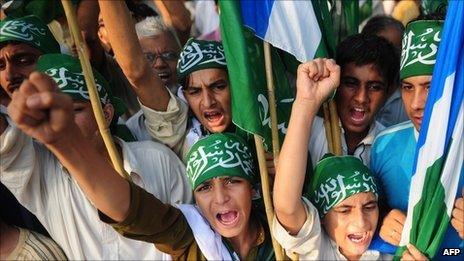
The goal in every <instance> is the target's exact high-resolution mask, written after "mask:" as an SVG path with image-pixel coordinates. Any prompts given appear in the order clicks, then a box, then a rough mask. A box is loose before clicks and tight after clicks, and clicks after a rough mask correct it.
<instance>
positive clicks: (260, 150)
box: [254, 42, 284, 260]
mask: <svg viewBox="0 0 464 261" xmlns="http://www.w3.org/2000/svg"><path fill="white" fill-rule="evenodd" d="M264 61H265V66H266V82H267V93H268V98H269V113H270V117H271V119H270V120H271V133H272V151H273V156H274V165H275V166H277V162H278V157H279V151H280V143H279V132H278V129H277V110H276V100H275V93H274V80H273V77H272V60H271V51H270V45H269V43H267V42H264ZM254 138H255V144H256V152H257V156H258V163H259V170H260V176H261V186H262V190H263V198H264V206H265V208H266V216H267V220H268V221H269V227H271V224H272V220H273V218H274V207H273V204H272V197H271V192H270V189H271V188H270V183H269V173H268V171H267V167H266V158H265V152H264V146H263V140H262V139H261V138H260V137H259V136H257V135H256V134H255V135H254ZM271 237H272V246H273V247H274V253H275V257H276V259H277V260H283V259H284V254H283V250H282V247H281V246H280V245H279V243H277V241H276V240H275V239H274V236H273V235H272V232H271Z"/></svg>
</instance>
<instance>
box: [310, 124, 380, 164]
mask: <svg viewBox="0 0 464 261" xmlns="http://www.w3.org/2000/svg"><path fill="white" fill-rule="evenodd" d="M340 128H341V134H340V135H341V143H342V153H343V155H348V146H347V145H346V140H345V131H344V130H343V128H342V127H340ZM384 129H385V127H384V126H383V125H382V124H380V123H378V122H376V121H375V122H374V124H372V125H371V126H370V128H369V131H368V133H367V135H366V137H364V139H363V140H361V142H360V143H359V144H358V145H357V146H356V149H355V151H354V153H353V156H355V157H357V158H359V159H360V160H361V161H362V162H363V163H364V165H366V166H369V161H370V152H371V146H372V143H373V142H374V138H375V136H376V135H377V134H378V133H379V132H381V131H382V130H384ZM308 149H309V154H310V155H311V163H312V164H313V168H314V167H315V166H316V164H317V162H319V160H321V159H322V157H323V156H324V155H325V154H326V153H328V152H329V149H328V146H327V137H326V136H325V129H324V119H323V118H321V117H318V116H316V117H315V118H314V121H313V126H312V129H311V137H310V139H309V144H308Z"/></svg>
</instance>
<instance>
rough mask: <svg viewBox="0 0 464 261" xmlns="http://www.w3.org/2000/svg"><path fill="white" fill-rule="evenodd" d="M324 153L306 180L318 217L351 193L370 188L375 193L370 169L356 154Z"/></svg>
mask: <svg viewBox="0 0 464 261" xmlns="http://www.w3.org/2000/svg"><path fill="white" fill-rule="evenodd" d="M329 155H330V154H329ZM327 156H328V155H326V156H324V158H323V159H322V160H321V161H319V162H318V163H317V165H316V168H315V169H314V175H313V178H312V179H311V182H310V184H309V186H310V191H311V202H312V203H313V204H314V206H315V207H316V208H317V210H318V212H319V216H320V217H321V218H323V217H324V216H325V215H326V214H327V212H329V210H330V209H332V208H333V207H334V206H336V205H338V204H339V203H340V202H342V201H343V200H345V199H347V198H348V197H350V196H352V195H355V194H358V193H361V192H372V193H374V194H375V196H378V195H377V185H376V184H375V180H374V177H373V176H372V173H371V172H370V170H369V169H368V168H367V167H366V166H364V164H363V163H362V162H361V161H360V160H359V159H358V158H356V157H353V156H328V157H327Z"/></svg>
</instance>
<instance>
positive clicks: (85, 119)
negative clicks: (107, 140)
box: [73, 101, 114, 148]
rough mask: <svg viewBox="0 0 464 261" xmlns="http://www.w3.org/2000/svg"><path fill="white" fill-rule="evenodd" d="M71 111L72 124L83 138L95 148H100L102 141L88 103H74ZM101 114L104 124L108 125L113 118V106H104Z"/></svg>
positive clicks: (90, 105)
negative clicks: (77, 128) (103, 117)
mask: <svg viewBox="0 0 464 261" xmlns="http://www.w3.org/2000/svg"><path fill="white" fill-rule="evenodd" d="M73 110H74V122H75V123H76V125H77V126H78V127H79V130H80V131H81V133H82V135H83V136H84V138H85V139H87V140H90V141H91V142H92V144H94V145H95V146H96V147H97V148H98V147H100V145H102V142H103V140H102V138H101V135H100V131H99V129H98V125H97V121H96V119H95V116H94V113H93V109H92V104H91V103H90V101H74V102H73ZM103 113H104V116H105V120H106V123H107V124H108V125H109V123H110V122H111V119H112V118H113V113H114V111H113V106H112V105H110V104H107V105H104V106H103Z"/></svg>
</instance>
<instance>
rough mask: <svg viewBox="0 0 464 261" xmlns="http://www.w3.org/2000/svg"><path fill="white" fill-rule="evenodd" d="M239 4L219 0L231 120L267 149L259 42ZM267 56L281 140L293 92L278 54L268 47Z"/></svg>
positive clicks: (264, 86)
mask: <svg viewBox="0 0 464 261" xmlns="http://www.w3.org/2000/svg"><path fill="white" fill-rule="evenodd" d="M241 4H242V2H239V1H220V2H219V8H220V10H221V11H220V26H221V28H220V29H221V38H222V43H223V46H224V52H225V55H226V60H227V69H228V72H229V81H230V85H231V107H232V121H233V123H234V124H235V125H236V126H237V127H238V128H239V129H240V130H244V131H245V132H247V133H252V134H257V135H259V136H260V137H262V138H263V140H264V146H265V148H266V150H267V151H271V148H272V138H271V137H272V135H271V122H270V112H269V106H270V105H269V100H268V97H267V96H268V95H267V84H266V73H265V65H264V49H263V41H262V40H261V39H259V38H258V37H256V36H255V34H254V32H253V31H252V30H250V29H249V28H247V27H245V26H244V24H243V20H242V12H241V10H243V9H241ZM271 56H272V64H273V69H272V70H273V77H274V85H275V86H276V90H275V94H276V102H277V118H278V130H279V136H280V138H281V141H282V140H283V137H284V135H285V133H286V132H287V126H288V119H289V117H290V111H291V106H292V102H293V100H294V91H293V89H292V88H290V86H289V80H288V78H287V75H286V69H287V68H288V67H287V66H286V64H285V63H284V59H283V58H282V56H281V54H280V53H279V51H278V50H276V49H272V50H271ZM295 68H296V67H295Z"/></svg>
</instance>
